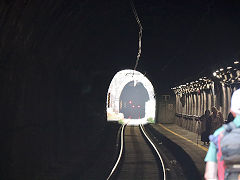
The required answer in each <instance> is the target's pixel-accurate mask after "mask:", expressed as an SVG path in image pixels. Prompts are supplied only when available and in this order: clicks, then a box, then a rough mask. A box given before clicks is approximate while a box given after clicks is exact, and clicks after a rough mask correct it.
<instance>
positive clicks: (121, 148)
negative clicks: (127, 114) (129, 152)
mask: <svg viewBox="0 0 240 180" xmlns="http://www.w3.org/2000/svg"><path fill="white" fill-rule="evenodd" d="M125 126H126V124H124V125H122V127H121V128H122V130H121V147H120V152H119V156H118V159H117V161H116V163H115V165H114V166H113V168H112V171H111V173H110V174H109V176H108V178H107V180H109V179H110V178H111V176H112V175H113V173H114V171H115V170H116V168H117V166H118V164H119V162H120V160H121V157H122V153H123V144H124V143H123V138H124V128H125Z"/></svg>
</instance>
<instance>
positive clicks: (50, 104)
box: [0, 0, 240, 180]
mask: <svg viewBox="0 0 240 180" xmlns="http://www.w3.org/2000/svg"><path fill="white" fill-rule="evenodd" d="M135 3H137V4H136V7H137V9H141V10H140V11H141V14H142V17H144V18H145V21H144V25H145V27H146V28H145V27H144V31H145V30H146V33H145V32H144V33H145V34H144V35H146V36H145V37H144V40H143V47H144V49H143V51H142V52H143V56H142V59H140V61H139V65H138V67H137V71H136V72H134V75H136V76H135V77H136V78H135V79H130V78H129V79H128V78H126V76H124V78H123V79H122V81H123V82H124V83H122V84H121V83H120V84H117V85H120V88H115V89H113V90H112V89H111V83H112V82H113V78H114V76H115V75H116V73H117V72H121V71H122V70H126V69H130V70H131V71H133V69H134V65H135V60H136V44H137V42H138V32H137V30H136V22H135V19H134V16H133V14H132V11H131V8H130V7H131V6H130V5H129V2H128V1H114V2H106V1H104V2H100V1H77V0H68V1H65V0H58V1H56V0H22V1H21V0H20V1H15V0H4V1H1V2H0V27H1V28H0V84H1V86H0V99H1V101H0V109H1V112H0V116H1V117H0V118H1V124H0V133H1V136H0V143H1V148H0V159H1V161H0V179H25V180H32V179H46V180H47V179H62V180H68V179H77V178H79V177H83V176H82V175H83V174H84V173H85V171H86V172H87V170H89V171H90V167H93V166H94V165H95V164H94V163H96V161H98V162H102V161H101V158H100V155H102V156H104V155H105V156H107V157H108V158H110V157H111V156H114V155H113V154H114V152H112V151H111V149H109V147H115V144H114V143H115V141H116V139H115V138H117V132H118V127H119V125H118V121H119V120H120V119H121V118H122V116H121V115H120V113H122V114H124V116H123V117H127V118H129V117H130V116H131V115H130V113H127V112H126V109H123V104H124V103H125V102H126V104H127V102H128V103H129V102H130V101H127V100H125V99H124V96H125V93H124V92H123V91H122V90H123V89H124V87H126V88H125V89H129V88H132V87H133V86H134V87H135V86H136V87H137V86H139V87H141V88H140V89H141V91H143V92H144V94H147V93H146V92H145V91H147V92H148V95H143V97H144V98H143V99H144V100H142V101H141V102H139V103H136V105H137V106H140V109H141V111H135V115H134V118H137V122H138V123H139V122H141V123H146V122H147V119H149V118H150V119H152V120H153V121H155V123H166V124H177V125H178V126H179V127H182V128H184V129H187V130H188V132H196V131H197V127H198V126H199V124H198V122H199V121H198V119H197V118H198V117H199V116H200V115H202V114H203V112H204V110H206V109H209V108H210V107H211V106H213V105H214V106H216V107H217V108H218V110H220V111H221V112H222V113H223V116H224V118H225V119H226V117H227V114H228V112H229V105H230V97H231V94H232V92H233V91H234V90H236V89H238V88H239V74H240V73H239V72H240V71H239V64H237V63H233V60H232V56H233V55H234V58H235V61H234V62H237V59H238V56H237V55H236V54H237V53H236V52H235V51H237V49H239V47H238V46H239V41H240V39H239V31H238V29H239V19H238V18H236V17H239V15H240V14H239V11H237V10H236V9H237V8H238V7H239V4H238V3H237V2H236V3H235V4H234V5H233V4H231V3H230V4H228V6H225V4H224V3H223V4H222V3H216V4H215V6H214V7H213V8H216V9H217V10H216V9H215V10H216V11H214V13H213V14H211V13H209V14H208V15H209V16H211V18H210V20H209V19H208V18H202V19H205V20H206V21H205V23H206V24H207V26H206V27H208V28H207V29H204V27H205V26H201V27H200V29H199V31H198V33H199V34H198V35H199V37H198V35H196V33H188V34H189V36H191V35H192V34H194V35H195V37H196V36H197V37H196V38H195V37H194V38H192V39H196V41H197V42H196V44H195V45H192V44H191V45H189V46H187V47H186V46H185V45H183V43H182V42H185V41H186V37H185V36H184V35H185V34H186V24H190V25H189V28H188V30H191V29H194V27H193V26H195V25H196V24H198V23H193V22H196V21H199V17H200V16H201V15H202V14H206V13H204V12H202V11H203V10H205V9H208V8H207V7H209V6H208V5H205V4H204V3H199V2H194V3H192V4H191V5H187V6H185V4H181V3H179V2H178V1H176V3H173V4H174V5H171V4H168V3H167V1H166V2H165V1H151V2H150V3H146V2H142V1H141V2H140V1H139V2H135ZM163 7H164V8H165V9H166V13H162V14H161V13H160V12H162V11H160V10H159V9H162V8H163ZM171 7H173V8H171ZM184 7H191V8H190V9H191V10H192V11H193V12H195V13H194V14H193V15H192V16H189V11H188V10H186V9H184ZM188 9H189V8H188ZM234 9H235V10H236V11H235V10H234ZM181 10H182V11H181ZM221 10H222V11H221ZM173 11H174V12H173ZM229 12H231V14H228V13H229ZM169 14H170V16H168V15H169ZM175 15H176V16H175ZM225 15H226V19H224V23H223V22H222V18H216V17H222V16H225ZM162 16H163V18H162ZM186 17H189V19H188V18H186ZM159 19H161V20H163V22H162V21H160V20H159ZM212 21H214V22H215V23H212ZM160 22H161V23H164V27H166V28H162V27H163V26H162V24H161V23H160ZM159 23H160V24H159ZM173 25H174V27H173ZM215 25H216V26H215ZM223 30H224V31H223ZM206 31H208V33H206ZM216 31H217V32H216ZM206 34H208V35H207V36H206ZM173 37H174V38H173ZM175 37H177V38H175ZM209 37H214V38H209ZM223 37H227V38H226V39H225V38H223ZM190 39H191V37H190ZM219 39H221V42H219ZM159 42H161V43H159ZM187 42H191V41H189V40H188V41H187ZM205 42H207V44H204V43H205ZM202 44H203V45H202ZM219 44H221V46H219ZM200 45H202V46H201V48H199V47H198V46H200ZM209 46H211V48H209ZM183 47H184V48H185V49H184V48H183ZM194 47H195V48H196V49H192V48H194ZM212 47H215V48H212ZM186 48H189V51H188V52H190V53H189V54H188V53H179V52H181V51H183V52H185V50H186ZM199 49H200V50H201V51H198V50H199ZM175 50H176V52H178V53H175ZM179 54H180V55H179ZM182 54H184V57H183V56H181V55H182ZM196 54H198V56H196ZM176 57H177V59H178V60H176ZM209 57H211V58H209ZM192 59H194V62H193V61H192ZM195 62H198V64H196V63H195ZM219 66H221V67H219ZM229 66H231V67H232V68H229ZM203 67H204V68H203ZM220 68H224V69H222V70H221V69H220ZM213 69H215V70H214V71H215V73H214V75H213V74H212V71H213ZM130 74H131V75H130V76H129V77H132V74H133V73H132V72H131V73H130ZM137 76H141V77H148V79H149V81H151V85H149V84H148V83H149V82H148V81H143V80H140V79H138V78H137ZM202 76H207V78H203V77H202ZM199 78H201V79H202V80H200V79H199ZM188 79H191V80H189V81H187V80H188ZM203 79H204V80H203ZM132 81H133V86H132ZM193 81H194V82H193ZM196 81H198V82H196ZM200 82H201V83H200ZM128 83H130V84H129V85H130V86H128V85H127V84H128ZM187 83H188V84H187ZM153 86H154V91H153ZM150 87H151V88H150ZM170 88H173V89H170ZM124 91H125V90H124ZM134 92H135V90H134ZM114 93H116V94H115V95H116V96H115V95H114ZM121 93H122V94H121ZM126 94H128V93H126ZM108 97H110V98H108ZM125 97H126V96H125ZM112 100H113V101H112ZM106 101H107V102H106ZM108 101H109V103H108ZM133 103H135V102H133ZM130 104H131V103H130ZM108 108H110V109H109V110H110V111H109V112H110V113H116V114H117V113H119V114H117V115H119V116H115V118H113V119H111V118H110V119H108V116H107V115H108V111H106V109H107V110H108ZM116 117H117V118H116ZM132 117H133V116H132ZM139 118H140V119H142V121H139ZM111 123H113V124H114V125H113V127H112V126H111V125H109V124H111ZM108 141H109V142H111V143H110V144H108ZM103 147H104V148H105V149H103ZM112 149H114V148H112ZM105 152H109V153H107V155H106V154H105ZM109 161H110V160H109ZM106 164H107V163H106ZM108 165H109V164H107V165H106V167H107V166H108ZM100 167H101V166H100ZM104 167H105V166H104ZM102 168H103V164H102V167H101V168H98V169H99V171H100V172H99V173H100V174H101V173H102V172H103V170H102ZM89 174H91V173H89ZM92 174H93V173H92ZM99 177H100V176H99ZM80 179H81V178H80Z"/></svg>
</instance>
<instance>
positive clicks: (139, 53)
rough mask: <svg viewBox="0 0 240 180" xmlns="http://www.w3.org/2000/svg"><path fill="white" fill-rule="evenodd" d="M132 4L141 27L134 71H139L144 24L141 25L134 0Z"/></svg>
mask: <svg viewBox="0 0 240 180" xmlns="http://www.w3.org/2000/svg"><path fill="white" fill-rule="evenodd" d="M130 4H131V7H132V11H133V14H134V16H135V19H136V21H137V24H138V26H139V33H138V36H139V37H138V54H137V59H136V63H135V66H134V70H136V69H137V66H138V61H139V59H140V56H141V53H142V32H143V28H142V24H141V21H140V20H139V17H138V14H137V11H136V8H135V6H134V3H133V0H130Z"/></svg>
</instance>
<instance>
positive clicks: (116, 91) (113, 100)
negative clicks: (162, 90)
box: [106, 69, 156, 124]
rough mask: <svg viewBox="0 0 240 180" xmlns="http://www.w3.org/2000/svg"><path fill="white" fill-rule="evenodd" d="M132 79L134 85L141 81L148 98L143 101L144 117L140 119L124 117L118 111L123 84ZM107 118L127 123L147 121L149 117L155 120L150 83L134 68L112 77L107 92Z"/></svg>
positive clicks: (153, 96)
mask: <svg viewBox="0 0 240 180" xmlns="http://www.w3.org/2000/svg"><path fill="white" fill-rule="evenodd" d="M131 81H134V85H136V84H137V83H138V82H141V83H142V84H143V86H144V87H145V88H146V90H147V92H148V95H149V100H148V101H147V102H146V103H145V117H144V118H142V119H124V117H123V114H122V113H119V109H120V108H119V99H120V95H121V92H122V90H123V88H124V87H125V85H126V84H127V83H129V82H131ZM106 108H107V120H108V121H119V120H123V121H124V122H128V124H140V123H143V124H145V123H147V122H148V121H147V120H148V119H149V118H152V119H153V120H154V121H155V111H156V100H155V93H154V88H153V85H152V83H151V82H150V81H149V80H148V79H147V78H146V77H145V76H144V75H143V74H142V73H140V72H138V71H135V70H130V69H127V70H122V71H119V72H118V73H117V74H116V75H115V76H114V77H113V79H112V81H111V84H110V86H109V89H108V93H107V107H106Z"/></svg>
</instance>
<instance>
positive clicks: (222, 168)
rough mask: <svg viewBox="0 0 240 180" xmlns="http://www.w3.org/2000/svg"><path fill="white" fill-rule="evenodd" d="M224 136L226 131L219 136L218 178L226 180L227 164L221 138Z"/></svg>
mask: <svg viewBox="0 0 240 180" xmlns="http://www.w3.org/2000/svg"><path fill="white" fill-rule="evenodd" d="M223 136H224V131H222V132H221V133H220V134H219V135H218V136H217V137H218V141H217V147H218V152H217V166H218V180H224V174H225V165H224V161H223V159H222V149H221V145H220V143H221V140H222V137H223Z"/></svg>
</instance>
